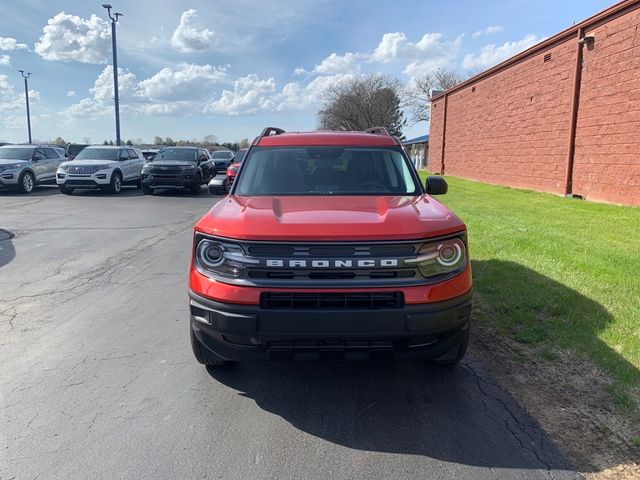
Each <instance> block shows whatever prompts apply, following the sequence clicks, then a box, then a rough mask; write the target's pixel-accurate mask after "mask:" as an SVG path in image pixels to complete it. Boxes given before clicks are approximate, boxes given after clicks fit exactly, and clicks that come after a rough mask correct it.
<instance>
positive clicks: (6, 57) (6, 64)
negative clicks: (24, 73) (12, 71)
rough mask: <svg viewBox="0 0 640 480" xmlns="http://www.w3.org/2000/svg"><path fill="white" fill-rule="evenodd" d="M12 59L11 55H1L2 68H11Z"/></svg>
mask: <svg viewBox="0 0 640 480" xmlns="http://www.w3.org/2000/svg"><path fill="white" fill-rule="evenodd" d="M10 66H11V57H10V56H9V55H0V67H10Z"/></svg>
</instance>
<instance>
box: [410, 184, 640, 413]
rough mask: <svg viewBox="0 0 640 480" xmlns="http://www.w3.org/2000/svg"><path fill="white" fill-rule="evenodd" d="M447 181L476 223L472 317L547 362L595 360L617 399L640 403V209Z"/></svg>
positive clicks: (456, 208) (452, 198) (462, 212)
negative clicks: (571, 355)
mask: <svg viewBox="0 0 640 480" xmlns="http://www.w3.org/2000/svg"><path fill="white" fill-rule="evenodd" d="M425 175H426V174H425V173H423V174H422V176H423V177H424V176H425ZM447 182H449V193H448V194H447V195H443V196H440V197H438V200H440V201H442V203H444V204H446V205H447V206H448V207H450V208H451V209H452V210H453V212H454V213H456V214H457V215H458V216H459V217H460V218H462V219H463V220H464V222H465V223H466V224H467V227H468V229H469V245H470V254H471V258H472V262H473V273H474V282H475V290H476V292H477V294H478V295H477V297H478V300H479V302H477V303H478V308H477V309H476V313H475V315H474V316H475V318H477V319H479V321H482V322H486V323H488V324H489V325H491V326H493V327H494V328H496V329H497V330H499V331H501V332H503V333H504V334H506V335H510V336H511V337H512V338H514V339H515V340H516V341H518V342H522V343H524V344H528V345H531V346H535V347H536V348H538V349H539V351H540V352H541V355H542V357H543V358H548V359H552V358H553V357H554V356H555V355H554V354H553V353H552V352H553V350H554V349H559V350H565V351H572V352H576V353H577V354H578V355H582V356H585V357H588V358H589V359H591V360H592V361H594V362H595V363H596V364H597V365H599V366H600V367H601V368H602V369H603V370H604V371H605V372H608V374H609V375H610V376H611V379H612V382H613V383H612V385H611V388H610V394H611V396H612V399H613V400H614V401H615V402H616V403H617V404H618V405H620V406H622V407H624V408H633V409H637V408H638V406H639V405H640V399H638V398H637V391H638V390H639V389H638V387H639V386H640V208H634V207H621V206H615V205H605V204H599V203H592V202H587V201H581V200H572V199H567V198H562V197H559V196H555V195H550V194H544V193H539V192H532V191H528V190H517V189H510V188H507V187H501V186H495V185H487V184H483V183H478V182H472V181H468V180H462V179H459V178H453V177H447ZM634 392H636V393H634Z"/></svg>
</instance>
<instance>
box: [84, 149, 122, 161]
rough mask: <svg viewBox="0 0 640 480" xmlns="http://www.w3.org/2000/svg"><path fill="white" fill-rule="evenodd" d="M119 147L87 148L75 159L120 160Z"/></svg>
mask: <svg viewBox="0 0 640 480" xmlns="http://www.w3.org/2000/svg"><path fill="white" fill-rule="evenodd" d="M118 152H119V150H118V149H117V148H85V149H84V150H82V151H81V152H80V153H79V154H78V156H77V157H76V158H75V159H74V160H118Z"/></svg>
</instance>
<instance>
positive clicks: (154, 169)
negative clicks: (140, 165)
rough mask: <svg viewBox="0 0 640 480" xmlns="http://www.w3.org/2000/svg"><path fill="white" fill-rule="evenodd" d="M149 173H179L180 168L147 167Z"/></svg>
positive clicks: (180, 171) (173, 174)
mask: <svg viewBox="0 0 640 480" xmlns="http://www.w3.org/2000/svg"><path fill="white" fill-rule="evenodd" d="M149 173H150V174H151V175H154V176H155V175H172V176H175V175H180V174H181V173H182V170H181V169H180V168H178V167H151V168H150V169H149Z"/></svg>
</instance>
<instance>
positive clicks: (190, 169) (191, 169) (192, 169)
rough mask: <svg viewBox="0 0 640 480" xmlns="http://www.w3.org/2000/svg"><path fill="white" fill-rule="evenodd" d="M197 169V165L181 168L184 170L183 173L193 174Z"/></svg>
mask: <svg viewBox="0 0 640 480" xmlns="http://www.w3.org/2000/svg"><path fill="white" fill-rule="evenodd" d="M195 169H196V166H195V165H185V166H183V167H181V169H180V170H182V171H183V172H193V171H194V170H195Z"/></svg>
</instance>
